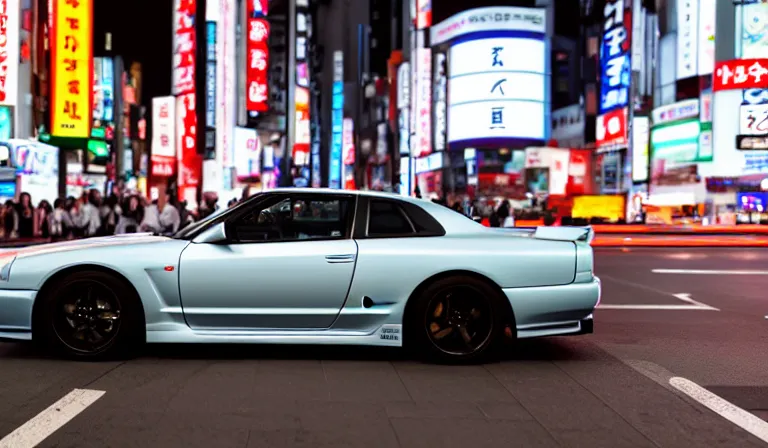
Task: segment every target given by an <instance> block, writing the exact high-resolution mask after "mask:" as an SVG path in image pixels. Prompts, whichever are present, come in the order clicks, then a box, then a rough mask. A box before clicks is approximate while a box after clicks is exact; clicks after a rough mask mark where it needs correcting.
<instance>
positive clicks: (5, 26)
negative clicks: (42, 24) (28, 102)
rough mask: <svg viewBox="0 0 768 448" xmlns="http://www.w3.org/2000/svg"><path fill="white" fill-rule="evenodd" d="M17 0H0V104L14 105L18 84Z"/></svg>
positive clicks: (18, 10) (18, 12) (18, 11)
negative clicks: (0, 58) (0, 55)
mask: <svg viewBox="0 0 768 448" xmlns="http://www.w3.org/2000/svg"><path fill="white" fill-rule="evenodd" d="M20 13H21V10H20V8H19V0H0V21H1V22H0V23H2V26H0V54H3V55H4V57H3V58H2V60H0V105H3V106H15V105H16V103H17V100H18V97H19V95H18V85H19V29H20V27H19V14H20Z"/></svg>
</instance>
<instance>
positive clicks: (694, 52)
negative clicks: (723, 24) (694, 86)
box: [677, 0, 699, 79]
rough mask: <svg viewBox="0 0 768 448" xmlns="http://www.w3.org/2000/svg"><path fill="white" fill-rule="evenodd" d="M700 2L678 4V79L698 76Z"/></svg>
mask: <svg viewBox="0 0 768 448" xmlns="http://www.w3.org/2000/svg"><path fill="white" fill-rule="evenodd" d="M698 34H699V2H698V0H680V1H678V2H677V79H685V78H690V77H692V76H696V75H697V74H698V68H699V66H698V56H699V54H698V44H699V40H698V39H699V38H698Z"/></svg>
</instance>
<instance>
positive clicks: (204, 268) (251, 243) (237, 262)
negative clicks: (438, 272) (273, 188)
mask: <svg viewBox="0 0 768 448" xmlns="http://www.w3.org/2000/svg"><path fill="white" fill-rule="evenodd" d="M355 203H356V200H355V198H354V196H350V195H341V194H331V195H324V196H321V195H318V194H308V195H295V194H285V193H281V194H275V198H274V200H269V201H265V202H261V203H260V204H259V205H257V206H254V207H252V208H251V209H246V210H244V211H243V212H242V213H239V214H238V215H237V216H233V217H232V218H230V219H229V220H228V221H227V222H226V224H225V228H226V233H227V240H228V241H227V242H225V243H224V244H205V243H192V244H190V245H189V246H188V247H187V248H186V249H185V250H184V252H183V253H182V254H181V260H180V267H179V269H180V273H179V280H180V292H181V301H182V306H183V309H184V315H185V318H186V320H187V323H188V325H189V326H190V327H191V328H193V329H198V330H203V329H208V330H233V331H236V330H241V331H242V330H265V329H282V330H287V329H323V328H328V327H330V326H331V324H332V323H333V322H334V320H335V319H336V317H337V316H338V314H339V311H340V310H341V307H342V306H343V305H344V301H345V300H346V298H347V293H348V291H349V286H350V283H351V282H352V277H353V274H354V270H355V262H356V259H357V244H356V243H355V241H354V240H353V239H352V235H351V228H352V221H353V217H354V213H355Z"/></svg>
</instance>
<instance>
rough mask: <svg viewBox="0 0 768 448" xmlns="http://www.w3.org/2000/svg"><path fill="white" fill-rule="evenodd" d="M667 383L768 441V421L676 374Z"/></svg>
mask: <svg viewBox="0 0 768 448" xmlns="http://www.w3.org/2000/svg"><path fill="white" fill-rule="evenodd" d="M669 384H670V385H671V386H672V387H674V388H675V389H677V390H679V391H680V392H682V393H684V394H685V395H687V396H689V397H691V398H693V399H694V400H696V401H697V402H699V403H701V404H702V405H704V406H706V407H707V408H709V409H710V410H712V411H713V412H715V413H717V414H718V415H720V416H721V417H723V418H724V419H726V420H728V421H729V422H731V423H733V424H734V425H736V426H738V427H740V428H741V429H743V430H745V431H747V432H748V433H750V434H752V435H753V436H755V437H757V438H758V439H760V440H762V441H763V442H766V443H768V422H766V421H765V420H763V419H761V418H759V417H757V416H755V415H754V414H751V413H749V412H747V411H745V410H744V409H741V408H740V407H738V406H736V405H735V404H733V403H731V402H729V401H726V400H724V399H722V398H720V397H718V396H717V395H715V394H713V393H712V392H710V391H708V390H706V389H704V388H703V387H701V386H699V385H698V384H696V383H694V382H693V381H690V380H687V379H685V378H681V377H679V376H678V377H674V378H670V380H669Z"/></svg>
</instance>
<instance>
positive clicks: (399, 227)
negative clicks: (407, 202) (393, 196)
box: [368, 199, 415, 237]
mask: <svg viewBox="0 0 768 448" xmlns="http://www.w3.org/2000/svg"><path fill="white" fill-rule="evenodd" d="M414 234H415V232H414V229H413V226H412V225H411V222H410V221H409V220H408V218H407V217H406V215H405V213H404V212H403V210H402V208H400V206H399V205H397V204H396V203H395V202H393V201H377V200H375V199H374V200H371V202H370V211H369V217H368V236H371V237H377V236H411V235H414Z"/></svg>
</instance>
